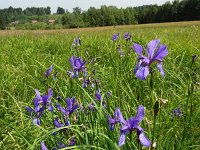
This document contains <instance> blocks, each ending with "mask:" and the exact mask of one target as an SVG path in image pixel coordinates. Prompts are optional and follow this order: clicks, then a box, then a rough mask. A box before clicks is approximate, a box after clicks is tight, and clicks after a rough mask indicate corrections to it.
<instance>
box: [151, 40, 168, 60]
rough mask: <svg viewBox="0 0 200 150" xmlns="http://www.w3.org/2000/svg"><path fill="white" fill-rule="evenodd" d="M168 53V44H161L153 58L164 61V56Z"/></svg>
mask: <svg viewBox="0 0 200 150" xmlns="http://www.w3.org/2000/svg"><path fill="white" fill-rule="evenodd" d="M167 55H168V50H167V46H166V45H164V44H163V45H160V46H159V48H158V50H157V52H156V54H155V55H154V57H153V59H152V61H153V60H157V61H163V58H164V57H165V56H167Z"/></svg>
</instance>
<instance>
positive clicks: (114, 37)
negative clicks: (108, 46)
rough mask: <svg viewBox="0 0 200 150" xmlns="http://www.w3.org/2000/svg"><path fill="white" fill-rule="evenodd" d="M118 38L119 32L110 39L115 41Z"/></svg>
mask: <svg viewBox="0 0 200 150" xmlns="http://www.w3.org/2000/svg"><path fill="white" fill-rule="evenodd" d="M118 38H119V33H117V34H114V35H113V36H112V41H113V42H115V41H116V40H117V39H118Z"/></svg>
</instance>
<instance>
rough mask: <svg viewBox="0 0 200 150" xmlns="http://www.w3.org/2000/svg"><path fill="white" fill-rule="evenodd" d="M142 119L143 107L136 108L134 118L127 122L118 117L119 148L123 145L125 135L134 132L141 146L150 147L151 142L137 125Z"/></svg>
mask: <svg viewBox="0 0 200 150" xmlns="http://www.w3.org/2000/svg"><path fill="white" fill-rule="evenodd" d="M143 118H144V107H143V106H139V107H138V109H137V114H136V117H131V118H129V119H128V120H124V118H123V117H122V116H120V117H119V121H120V123H121V124H122V127H121V129H120V138H119V143H118V145H119V146H122V145H124V144H125V140H126V135H127V134H129V133H131V132H132V131H134V130H136V131H137V135H138V139H139V141H140V143H141V144H142V145H143V146H146V147H148V146H150V145H151V142H150V140H149V139H148V138H147V137H146V135H145V133H144V130H143V129H142V128H141V127H140V126H139V123H140V122H141V121H142V120H143Z"/></svg>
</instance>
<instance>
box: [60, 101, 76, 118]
mask: <svg viewBox="0 0 200 150" xmlns="http://www.w3.org/2000/svg"><path fill="white" fill-rule="evenodd" d="M66 104H67V108H63V107H62V106H61V105H60V104H58V103H57V108H58V109H59V110H60V111H61V112H62V113H63V114H64V115H65V116H66V117H67V118H68V117H69V116H70V115H71V114H72V113H73V112H74V111H76V109H77V108H78V104H77V103H76V99H75V97H74V98H70V97H68V98H67V99H66Z"/></svg>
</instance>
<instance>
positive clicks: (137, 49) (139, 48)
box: [133, 43, 143, 55]
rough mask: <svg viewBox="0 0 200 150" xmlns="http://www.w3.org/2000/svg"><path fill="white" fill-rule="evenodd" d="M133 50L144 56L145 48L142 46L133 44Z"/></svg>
mask: <svg viewBox="0 0 200 150" xmlns="http://www.w3.org/2000/svg"><path fill="white" fill-rule="evenodd" d="M133 48H134V51H135V52H136V53H137V54H138V55H142V51H143V48H142V46H141V45H140V44H136V43H134V44H133Z"/></svg>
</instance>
